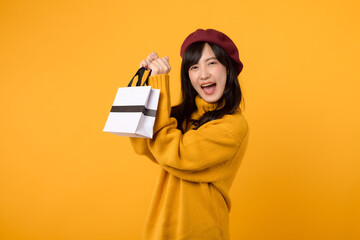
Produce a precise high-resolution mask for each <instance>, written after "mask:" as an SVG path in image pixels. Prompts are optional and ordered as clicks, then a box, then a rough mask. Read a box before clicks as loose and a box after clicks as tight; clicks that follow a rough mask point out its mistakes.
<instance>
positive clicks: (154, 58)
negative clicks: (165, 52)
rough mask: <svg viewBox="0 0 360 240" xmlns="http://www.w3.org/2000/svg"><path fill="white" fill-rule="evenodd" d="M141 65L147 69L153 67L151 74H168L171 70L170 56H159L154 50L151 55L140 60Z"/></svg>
mask: <svg viewBox="0 0 360 240" xmlns="http://www.w3.org/2000/svg"><path fill="white" fill-rule="evenodd" d="M140 67H145V68H146V69H147V70H150V69H151V75H150V76H154V75H157V74H168V73H169V72H170V70H171V66H170V63H169V57H168V56H166V57H163V58H159V57H158V55H157V54H156V52H152V53H150V54H149V56H148V57H147V58H146V59H144V60H142V61H141V62H140Z"/></svg>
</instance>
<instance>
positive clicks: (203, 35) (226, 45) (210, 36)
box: [180, 29, 243, 74]
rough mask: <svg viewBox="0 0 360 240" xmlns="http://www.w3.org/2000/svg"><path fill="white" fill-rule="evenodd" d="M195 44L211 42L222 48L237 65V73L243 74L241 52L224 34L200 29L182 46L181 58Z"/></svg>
mask: <svg viewBox="0 0 360 240" xmlns="http://www.w3.org/2000/svg"><path fill="white" fill-rule="evenodd" d="M195 42H211V43H215V44H217V45H219V46H220V47H222V48H223V49H224V50H225V52H226V53H227V54H228V55H229V56H230V57H231V58H232V59H233V60H234V61H235V62H236V63H237V72H238V74H239V73H240V72H241V70H242V68H243V64H242V62H241V61H240V58H239V51H238V49H237V47H236V46H235V43H234V42H233V41H232V40H231V39H230V38H229V37H228V36H226V35H225V34H224V33H222V32H219V31H216V30H214V29H206V30H204V29H198V30H196V31H195V32H193V33H191V34H190V35H189V36H188V37H187V38H186V39H185V41H184V42H183V44H182V45H181V50H180V56H181V57H183V56H184V53H185V51H186V49H187V48H188V47H189V46H190V45H191V44H192V43H195Z"/></svg>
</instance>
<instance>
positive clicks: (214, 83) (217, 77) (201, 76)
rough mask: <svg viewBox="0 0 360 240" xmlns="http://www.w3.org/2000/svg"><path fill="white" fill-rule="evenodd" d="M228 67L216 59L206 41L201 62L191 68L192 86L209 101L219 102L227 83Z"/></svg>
mask: <svg viewBox="0 0 360 240" xmlns="http://www.w3.org/2000/svg"><path fill="white" fill-rule="evenodd" d="M226 75H227V74H226V67H225V66H224V65H222V64H221V63H220V62H219V60H217V59H216V57H215V54H214V52H213V51H212V49H211V47H210V45H209V44H208V43H205V45H204V48H203V50H202V55H201V58H200V59H199V62H198V63H197V64H195V65H192V66H191V67H190V68H189V77H190V81H191V84H192V86H193V87H194V88H195V90H196V91H197V93H198V94H199V95H200V97H201V98H202V99H204V100H205V101H206V102H208V103H215V102H218V101H219V99H220V98H221V97H222V95H223V93H224V90H225V84H226Z"/></svg>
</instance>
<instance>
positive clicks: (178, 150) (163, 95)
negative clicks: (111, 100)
mask: <svg viewBox="0 0 360 240" xmlns="http://www.w3.org/2000/svg"><path fill="white" fill-rule="evenodd" d="M149 85H151V86H153V88H158V89H160V100H159V106H158V111H157V112H158V114H157V116H156V121H155V126H154V137H153V139H132V140H131V141H132V143H133V146H134V148H135V151H136V152H137V153H139V154H142V155H146V156H148V157H149V158H150V159H152V160H153V161H155V162H157V163H158V164H160V165H161V166H162V167H163V168H164V169H165V170H166V171H168V172H169V173H171V174H173V175H176V176H178V177H180V178H183V179H187V180H190V181H214V180H215V179H216V178H217V177H218V175H219V174H220V172H221V171H222V169H224V168H225V167H226V166H227V165H228V163H229V161H231V160H232V159H233V158H234V155H235V154H236V153H237V151H238V149H239V148H240V146H241V144H242V143H243V141H244V139H246V138H247V129H248V127H247V123H246V120H245V119H244V118H243V117H242V116H241V115H240V114H234V115H227V116H225V117H224V118H222V119H217V120H213V121H210V122H208V123H206V124H204V125H203V126H201V127H200V128H198V129H197V130H190V131H188V132H186V133H185V134H182V133H181V131H180V130H178V129H177V128H176V127H177V121H176V119H175V118H170V111H171V108H170V96H169V76H168V75H167V74H162V75H156V76H152V77H150V78H149Z"/></svg>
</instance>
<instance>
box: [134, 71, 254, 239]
mask: <svg viewBox="0 0 360 240" xmlns="http://www.w3.org/2000/svg"><path fill="white" fill-rule="evenodd" d="M149 85H150V86H152V87H153V88H155V89H160V100H159V106H158V111H157V116H156V121H155V126H154V137H153V139H143V138H130V140H131V143H132V145H133V147H134V149H135V152H136V153H138V154H140V155H145V156H147V157H148V158H150V159H151V160H152V161H154V162H155V163H158V164H159V165H160V167H161V171H160V176H159V178H158V180H157V184H156V189H155V192H154V195H153V198H152V201H151V203H150V210H149V213H148V217H147V220H146V224H145V229H144V234H143V239H145V240H192V239H194V240H215V239H216V240H217V239H221V240H224V239H225V240H227V239H230V237H229V219H228V218H229V217H228V213H229V211H230V207H231V204H230V198H229V189H230V187H231V184H232V182H233V179H234V177H235V174H236V172H237V170H238V168H239V165H240V162H241V159H242V158H243V155H244V153H245V150H246V147H247V142H248V125H247V122H246V120H245V118H244V117H243V116H242V115H241V113H240V111H238V112H236V113H234V114H232V115H225V116H224V117H223V118H221V119H217V120H213V121H210V122H208V123H206V124H204V125H202V126H201V127H200V128H198V129H197V130H193V129H192V128H193V127H191V126H190V127H188V128H187V131H186V132H185V133H184V134H182V133H181V131H180V130H178V129H177V128H176V126H177V121H176V119H175V118H170V112H171V105H170V92H169V75H167V74H162V75H155V76H152V77H150V78H149ZM196 106H197V108H198V110H197V111H196V112H194V113H193V114H192V118H194V119H199V118H200V117H201V116H202V115H203V114H204V113H205V111H210V110H214V109H215V108H216V104H210V103H207V102H205V101H204V100H203V99H201V98H200V97H199V96H197V97H196Z"/></svg>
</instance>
